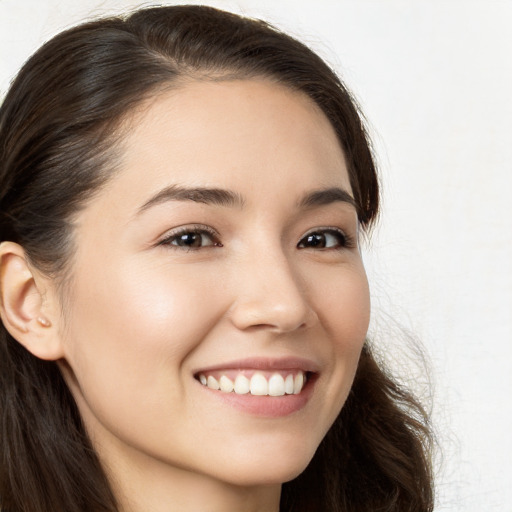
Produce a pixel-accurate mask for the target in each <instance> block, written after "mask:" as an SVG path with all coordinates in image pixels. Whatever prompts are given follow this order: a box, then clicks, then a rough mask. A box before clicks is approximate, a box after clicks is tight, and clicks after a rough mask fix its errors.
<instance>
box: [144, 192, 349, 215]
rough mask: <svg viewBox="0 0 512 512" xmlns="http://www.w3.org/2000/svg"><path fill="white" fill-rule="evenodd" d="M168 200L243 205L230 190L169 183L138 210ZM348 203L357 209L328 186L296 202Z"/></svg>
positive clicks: (308, 204)
mask: <svg viewBox="0 0 512 512" xmlns="http://www.w3.org/2000/svg"><path fill="white" fill-rule="evenodd" d="M168 201H193V202H196V203H203V204H211V205H216V206H226V207H240V208H243V206H244V205H245V199H244V198H243V196H242V195H241V194H239V193H237V192H233V191H232V190H226V189H222V188H208V187H183V186H180V185H171V186H169V187H166V188H164V189H162V190H161V191H159V192H157V193H156V194H155V195H154V196H153V197H151V198H150V199H149V200H148V201H146V202H145V203H144V204H143V205H142V206H141V207H140V208H139V210H138V213H139V214H140V213H142V212H144V211H146V210H148V209H149V208H151V207H152V206H156V205H158V204H162V203H166V202H168ZM336 202H343V203H348V204H349V205H351V206H353V207H354V208H355V209H356V210H357V205H356V202H355V199H354V198H353V197H352V195H351V194H350V193H349V192H347V191H346V190H344V189H342V188H340V187H330V188H326V189H321V190H314V191H313V192H309V193H307V194H306V195H304V196H303V197H302V198H301V199H300V200H299V201H298V202H297V207H298V208H299V209H308V208H314V207H317V206H324V205H327V204H331V203H336Z"/></svg>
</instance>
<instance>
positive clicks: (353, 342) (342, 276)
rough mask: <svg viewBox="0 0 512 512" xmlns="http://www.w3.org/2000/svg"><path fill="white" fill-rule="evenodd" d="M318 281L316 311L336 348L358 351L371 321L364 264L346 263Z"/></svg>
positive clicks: (345, 351)
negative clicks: (337, 270)
mask: <svg viewBox="0 0 512 512" xmlns="http://www.w3.org/2000/svg"><path fill="white" fill-rule="evenodd" d="M319 282H321V283H322V286H321V287H318V288H317V290H316V296H317V303H318V304H320V306H319V307H318V308H317V312H318V314H319V316H321V318H320V321H321V324H322V325H323V327H324V328H325V329H326V331H327V333H328V336H329V338H330V339H331V340H333V349H334V350H336V351H339V352H340V353H341V354H343V353H346V354H347V355H348V354H349V353H351V352H354V351H355V352H359V351H360V350H361V347H362V344H363V343H364V340H365V337H366V333H367V331H368V325H369V321H370V293H369V288H368V280H367V278H366V273H365V270H364V267H363V265H362V263H360V262H354V264H352V265H347V266H346V267H344V268H341V269H340V271H339V272H333V273H331V275H330V277H329V278H327V277H326V278H324V279H321V280H320V279H319Z"/></svg>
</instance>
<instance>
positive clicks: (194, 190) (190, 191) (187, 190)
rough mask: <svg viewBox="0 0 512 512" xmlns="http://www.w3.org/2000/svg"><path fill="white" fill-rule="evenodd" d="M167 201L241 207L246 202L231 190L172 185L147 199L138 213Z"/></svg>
mask: <svg viewBox="0 0 512 512" xmlns="http://www.w3.org/2000/svg"><path fill="white" fill-rule="evenodd" d="M167 201H193V202H195V203H204V204H213V205H217V206H238V207H240V208H241V207H243V205H244V204H245V200H244V199H243V197H242V196H241V195H240V194H238V193H236V192H232V191H231V190H225V189H222V188H208V187H182V186H179V185H171V186H170V187H166V188H164V189H163V190H161V191H160V192H158V193H156V194H155V195H154V196H153V197H152V198H151V199H149V200H148V201H146V202H145V203H144V204H143V205H142V206H141V207H140V208H139V211H138V213H142V212H144V211H145V210H147V209H148V208H151V207H152V206H155V205H157V204H162V203H166V202H167Z"/></svg>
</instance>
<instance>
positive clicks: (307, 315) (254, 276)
mask: <svg viewBox="0 0 512 512" xmlns="http://www.w3.org/2000/svg"><path fill="white" fill-rule="evenodd" d="M263 252H264V251H258V253H257V254H256V253H253V254H252V255H251V256H249V257H247V258H246V261H245V262H244V263H243V264H242V265H241V266H238V265H236V267H237V268H236V269H235V270H234V274H233V275H234V282H235V283H236V284H235V286H236V290H235V294H236V300H235V301H234V303H233V306H232V308H231V310H230V313H231V321H232V322H233V324H234V325H235V326H236V327H237V328H238V329H241V330H247V329H250V328H267V329H269V330H272V331H274V332H276V333H285V332H291V331H295V330H297V329H301V328H306V327H311V326H312V325H314V324H315V323H316V322H317V321H318V316H317V314H316V312H315V310H314V308H313V306H312V304H311V303H310V298H309V297H308V286H307V283H306V282H305V281H304V279H302V278H301V276H300V273H299V272H298V271H297V270H296V269H295V270H294V268H292V265H291V264H290V262H289V261H288V258H286V256H285V255H284V254H283V253H282V252H281V251H280V252H279V253H278V254H276V252H277V251H273V252H270V251H268V252H265V253H264V254H263Z"/></svg>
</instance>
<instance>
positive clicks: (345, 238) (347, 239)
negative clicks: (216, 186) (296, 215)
mask: <svg viewBox="0 0 512 512" xmlns="http://www.w3.org/2000/svg"><path fill="white" fill-rule="evenodd" d="M205 234H206V235H208V236H209V237H210V239H211V242H212V243H211V244H208V245H201V246H199V247H194V246H187V245H178V244H177V243H173V242H175V241H177V240H178V239H179V238H180V237H183V236H185V235H201V236H202V235H205ZM313 235H324V236H325V235H331V236H334V237H336V238H337V239H338V242H339V244H338V246H336V247H319V248H315V247H314V246H313V247H305V246H302V247H301V245H302V244H304V241H305V240H306V239H307V238H308V237H312V236H313ZM324 240H325V239H324ZM158 245H165V246H170V247H172V248H176V249H180V250H185V251H194V250H198V249H205V248H207V247H223V244H222V243H221V242H220V241H219V236H218V233H217V232H216V231H215V230H214V229H212V228H210V227H208V226H203V225H196V226H186V227H183V228H179V229H177V230H176V231H173V232H171V233H169V234H168V235H167V236H166V237H165V238H164V239H163V240H161V241H160V242H159V243H158ZM356 246H357V244H356V242H355V240H354V238H353V237H352V236H350V235H347V234H346V233H345V232H344V231H342V230H341V229H339V228H334V227H325V228H324V227H322V228H316V229H314V230H312V231H310V232H309V233H306V235H304V236H303V237H302V238H301V239H300V240H299V243H298V244H297V248H299V249H316V250H320V251H321V250H342V249H349V248H353V247H356Z"/></svg>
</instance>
